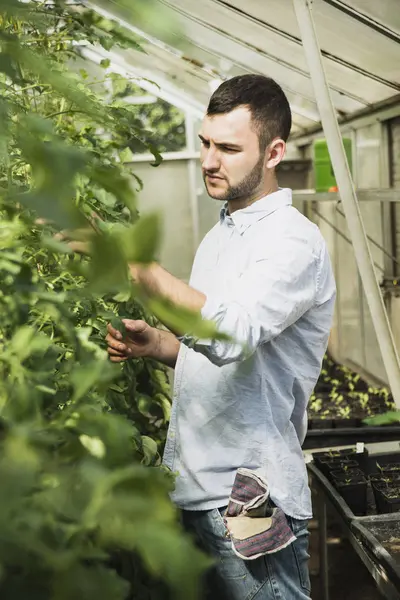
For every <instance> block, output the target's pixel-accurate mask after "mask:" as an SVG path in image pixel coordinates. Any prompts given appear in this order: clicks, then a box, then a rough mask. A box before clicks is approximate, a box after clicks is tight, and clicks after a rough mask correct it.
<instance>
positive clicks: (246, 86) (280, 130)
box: [207, 74, 292, 150]
mask: <svg viewBox="0 0 400 600" xmlns="http://www.w3.org/2000/svg"><path fill="white" fill-rule="evenodd" d="M239 106H246V107H248V108H249V110H250V113H251V117H252V121H253V124H254V126H255V129H256V132H257V134H258V136H259V140H260V148H261V150H265V148H266V147H267V146H268V144H269V143H270V142H271V141H272V140H273V139H274V138H276V137H280V138H282V139H283V140H285V142H286V140H287V139H288V137H289V134H290V129H291V126H292V113H291V111H290V106H289V102H288V99H287V98H286V96H285V94H284V92H283V90H282V88H281V87H280V85H278V84H277V83H276V81H274V80H273V79H271V78H270V77H264V75H254V74H249V75H239V76H237V77H232V79H228V80H227V81H224V82H223V83H222V84H221V85H220V86H219V87H218V88H217V89H216V90H215V92H214V93H213V95H212V96H211V98H210V102H209V104H208V108H207V115H210V116H212V115H221V114H225V113H229V112H231V111H232V110H234V109H235V108H238V107H239Z"/></svg>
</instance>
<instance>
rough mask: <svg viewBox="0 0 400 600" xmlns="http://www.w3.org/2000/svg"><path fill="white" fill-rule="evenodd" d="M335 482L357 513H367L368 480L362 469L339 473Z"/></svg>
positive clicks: (360, 514)
mask: <svg viewBox="0 0 400 600" xmlns="http://www.w3.org/2000/svg"><path fill="white" fill-rule="evenodd" d="M333 483H334V486H335V488H336V489H337V490H338V492H339V494H340V495H341V496H342V498H343V499H344V501H345V502H346V504H347V505H348V506H349V508H350V509H351V510H352V511H353V513H354V514H355V515H357V516H362V515H366V514H367V480H366V478H365V476H364V473H363V472H362V471H361V470H360V469H349V470H348V471H347V472H345V473H343V474H341V475H337V476H336V477H335V478H334V480H333Z"/></svg>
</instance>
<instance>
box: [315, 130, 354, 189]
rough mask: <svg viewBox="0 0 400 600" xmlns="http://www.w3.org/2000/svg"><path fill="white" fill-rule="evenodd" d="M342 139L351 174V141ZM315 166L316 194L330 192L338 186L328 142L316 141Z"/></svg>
mask: <svg viewBox="0 0 400 600" xmlns="http://www.w3.org/2000/svg"><path fill="white" fill-rule="evenodd" d="M342 139H343V145H344V150H345V152H346V156H347V161H348V163H349V167H350V172H351V173H352V167H353V165H352V148H351V139H350V138H342ZM313 165H314V180H315V191H316V192H329V190H330V189H331V188H334V187H336V186H337V183H336V179H335V175H334V172H333V167H332V163H331V157H330V155H329V150H328V144H327V142H326V140H315V142H314V148H313Z"/></svg>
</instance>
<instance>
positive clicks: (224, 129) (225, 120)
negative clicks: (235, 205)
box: [199, 107, 265, 201]
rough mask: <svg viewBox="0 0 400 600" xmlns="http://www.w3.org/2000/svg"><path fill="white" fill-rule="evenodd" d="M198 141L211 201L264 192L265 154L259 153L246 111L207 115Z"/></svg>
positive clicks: (249, 116)
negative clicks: (199, 141) (259, 190)
mask: <svg viewBox="0 0 400 600" xmlns="http://www.w3.org/2000/svg"><path fill="white" fill-rule="evenodd" d="M199 137H200V139H201V142H202V148H201V166H202V171H203V178H204V183H205V185H206V188H207V192H208V194H209V196H211V198H215V199H216V200H224V201H229V200H235V199H238V198H244V197H247V196H251V195H252V194H254V193H256V192H257V190H258V189H261V188H262V184H263V175H264V163H265V153H262V154H261V153H260V146H259V139H258V135H257V133H256V132H255V131H254V129H253V127H252V123H251V114H250V111H249V110H248V109H247V108H245V107H239V108H236V109H235V110H233V111H232V112H230V113H226V114H222V115H214V116H207V115H206V116H205V118H204V120H203V125H202V128H201V131H200V134H199Z"/></svg>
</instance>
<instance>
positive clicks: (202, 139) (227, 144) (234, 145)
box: [199, 133, 242, 150]
mask: <svg viewBox="0 0 400 600" xmlns="http://www.w3.org/2000/svg"><path fill="white" fill-rule="evenodd" d="M199 138H200V139H201V141H202V142H209V141H210V140H207V139H206V138H205V137H203V136H202V135H201V134H200V133H199ZM215 145H216V146H227V147H228V148H234V149H235V150H241V149H242V146H240V145H239V144H233V143H232V142H215Z"/></svg>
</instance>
